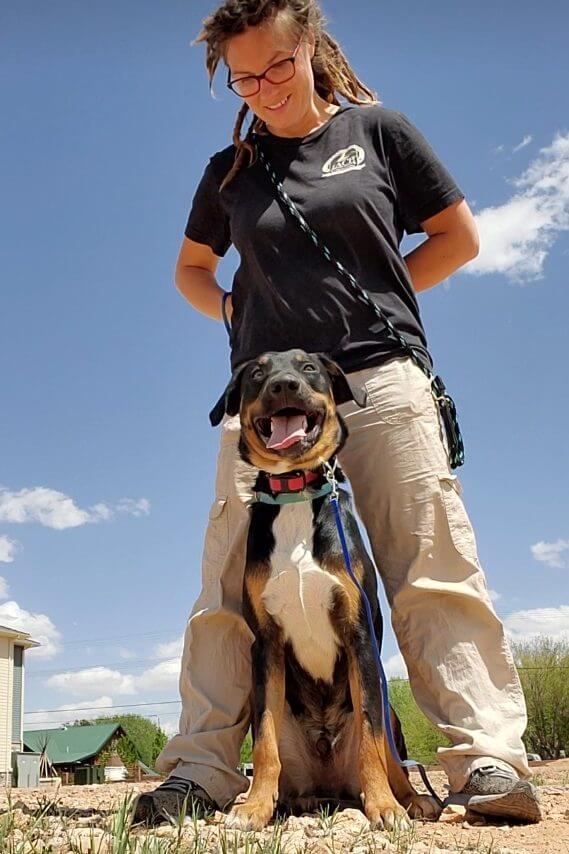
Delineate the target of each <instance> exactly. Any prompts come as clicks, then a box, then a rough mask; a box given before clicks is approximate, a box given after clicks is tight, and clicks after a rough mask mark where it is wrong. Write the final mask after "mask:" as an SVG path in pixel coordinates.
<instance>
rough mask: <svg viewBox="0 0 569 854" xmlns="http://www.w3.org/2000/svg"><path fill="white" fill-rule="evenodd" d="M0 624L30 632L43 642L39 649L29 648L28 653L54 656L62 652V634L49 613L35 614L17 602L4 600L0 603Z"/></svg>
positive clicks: (44, 656) (33, 637)
mask: <svg viewBox="0 0 569 854" xmlns="http://www.w3.org/2000/svg"><path fill="white" fill-rule="evenodd" d="M0 624H1V625H3V626H8V628H10V629H19V631H22V632H29V634H30V635H31V636H32V639H33V640H35V641H38V642H39V643H40V644H41V646H40V647H38V648H37V649H30V650H28V652H27V655H33V656H34V657H36V658H53V656H54V655H56V654H57V653H58V652H60V641H61V634H60V633H59V631H58V630H57V629H56V627H55V626H54V624H53V623H52V622H51V620H50V619H49V617H48V616H47V614H33V613H31V612H30V611H25V610H24V609H23V608H20V606H19V605H18V603H17V602H14V601H10V602H4V603H3V604H2V605H0Z"/></svg>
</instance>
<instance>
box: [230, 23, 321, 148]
mask: <svg viewBox="0 0 569 854" xmlns="http://www.w3.org/2000/svg"><path fill="white" fill-rule="evenodd" d="M287 24H288V21H287V20H286V18H283V17H282V16H279V15H277V17H276V18H274V19H273V20H272V21H270V22H267V23H265V24H262V25H260V26H258V27H249V28H248V29H247V30H245V32H243V33H240V34H239V35H236V36H233V37H232V38H231V39H230V40H229V42H228V45H227V48H226V53H225V60H226V63H227V65H228V67H229V71H230V78H231V80H235V79H236V78H239V77H246V76H247V75H249V74H262V73H263V72H264V71H266V70H267V69H268V68H269V66H271V65H273V64H274V63H275V62H280V61H281V60H283V59H288V58H289V57H291V56H292V55H293V54H294V52H295V50H296V48H297V47H298V50H297V51H296V59H295V64H294V69H295V73H294V77H291V79H290V80H287V81H285V82H284V83H270V82H269V81H268V80H267V79H266V78H264V79H263V80H261V81H260V84H261V88H260V89H259V91H258V92H257V94H255V95H251V96H250V97H246V98H243V100H244V101H245V102H246V103H247V105H248V107H249V108H250V109H251V110H252V111H253V112H254V113H255V115H256V116H258V118H260V119H262V120H263V121H264V122H265V123H266V124H267V126H268V127H269V129H270V130H271V131H273V132H275V133H277V134H279V133H282V134H284V135H286V132H287V131H290V132H291V134H290V135H294V128H295V127H296V126H297V125H299V124H300V123H302V120H303V118H304V117H305V116H306V115H307V113H308V112H309V111H310V109H311V108H312V107H313V103H314V95H315V90H314V75H313V73H312V66H311V64H310V60H311V58H312V56H313V54H314V46H313V44H312V41H311V38H310V35H309V34H305V35H303V36H302V41H301V42H300V45H299V41H298V39H297V38H296V37H295V36H294V35H293V34H292V33H291V28H290V27H289V26H287Z"/></svg>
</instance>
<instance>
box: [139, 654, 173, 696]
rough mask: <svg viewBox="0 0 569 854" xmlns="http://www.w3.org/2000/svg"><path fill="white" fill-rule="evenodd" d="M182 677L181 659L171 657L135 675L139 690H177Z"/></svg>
mask: <svg viewBox="0 0 569 854" xmlns="http://www.w3.org/2000/svg"><path fill="white" fill-rule="evenodd" d="M179 678H180V659H179V658H170V659H167V660H166V661H161V662H160V664H156V665H155V666H154V667H150V668H149V669H148V670H145V671H144V672H143V673H141V674H140V676H136V677H135V682H136V687H137V689H138V690H139V691H175V690H177V688H178V680H179Z"/></svg>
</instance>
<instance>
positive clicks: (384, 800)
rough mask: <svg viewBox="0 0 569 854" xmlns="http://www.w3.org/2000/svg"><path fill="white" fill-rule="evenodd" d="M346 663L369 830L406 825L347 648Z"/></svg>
mask: <svg viewBox="0 0 569 854" xmlns="http://www.w3.org/2000/svg"><path fill="white" fill-rule="evenodd" d="M348 661H349V671H348V673H349V680H350V692H351V696H352V704H353V706H354V719H355V725H356V729H357V733H358V735H359V774H360V784H361V787H362V800H363V804H364V812H365V814H366V816H367V818H368V819H369V821H370V823H371V825H372V827H384V828H385V829H386V830H392V829H393V828H394V827H395V825H396V823H399V824H401V825H407V826H408V825H409V819H408V818H407V813H406V812H405V810H404V809H403V807H402V806H401V805H400V804H398V803H397V801H396V800H395V798H394V796H393V792H392V791H391V788H390V784H389V777H388V765H387V755H386V750H387V749H388V748H387V744H386V739H385V734H384V733H383V732H381V733H377V734H374V732H373V729H372V725H371V721H370V718H369V715H368V714H367V712H366V711H365V708H364V697H363V693H362V686H361V680H360V670H359V664H358V661H357V657H356V654H355V652H354V651H353V650H350V649H349V650H348Z"/></svg>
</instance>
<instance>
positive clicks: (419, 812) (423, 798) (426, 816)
mask: <svg viewBox="0 0 569 854" xmlns="http://www.w3.org/2000/svg"><path fill="white" fill-rule="evenodd" d="M407 812H408V813H409V815H410V816H411V818H418V819H422V820H423V821H437V820H438V818H439V816H440V814H441V812H442V807H440V806H439V804H438V803H437V802H436V801H435V799H434V798H432V797H431V796H430V795H413V797H412V799H411V801H410V803H409V806H408V807H407Z"/></svg>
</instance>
